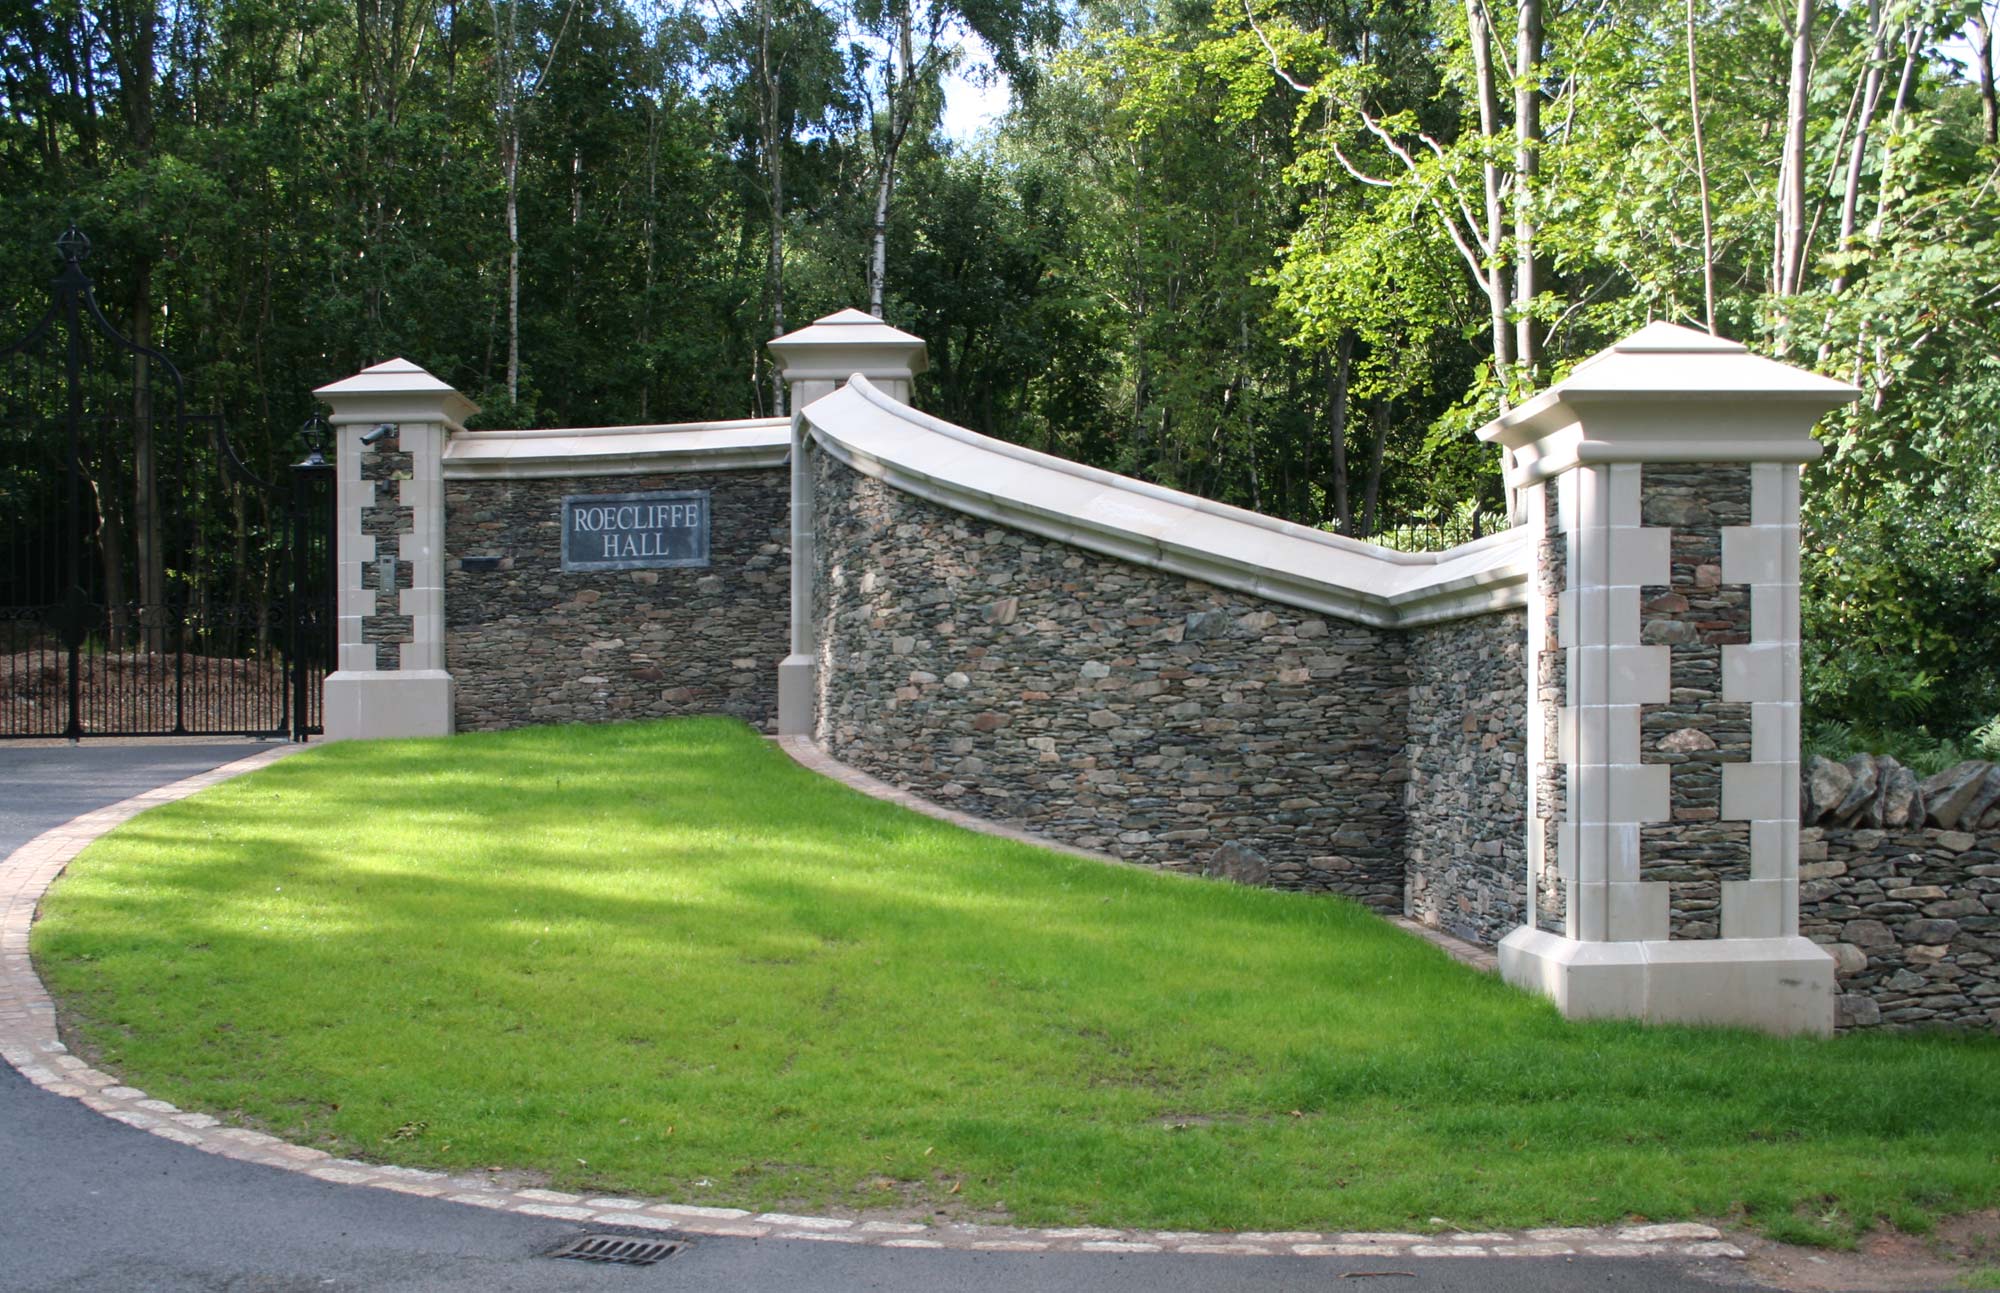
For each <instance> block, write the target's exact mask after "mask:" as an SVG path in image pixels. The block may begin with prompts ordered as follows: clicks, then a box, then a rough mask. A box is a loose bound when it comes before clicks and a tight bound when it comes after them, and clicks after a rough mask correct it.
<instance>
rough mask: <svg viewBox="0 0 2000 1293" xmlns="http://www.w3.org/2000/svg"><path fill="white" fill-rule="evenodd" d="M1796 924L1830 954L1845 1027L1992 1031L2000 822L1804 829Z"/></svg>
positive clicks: (1998, 998)
mask: <svg viewBox="0 0 2000 1293" xmlns="http://www.w3.org/2000/svg"><path fill="white" fill-rule="evenodd" d="M1799 932H1800V933H1802V934H1804V935H1806V937H1808V938H1811V939H1812V940H1814V941H1815V942H1818V943H1822V944H1825V945H1826V948H1827V950H1828V951H1829V952H1831V953H1832V954H1833V957H1834V964H1835V973H1836V975H1837V976H1838V982H1839V985H1840V998H1839V1001H1838V1014H1837V1020H1836V1022H1837V1024H1838V1026H1839V1027H1841V1028H1843V1029H1853V1028H1876V1027H1883V1028H1936V1027H1955V1028H1974V1029H1986V1030H1992V1031H2000V972H1996V969H1995V962H1996V960H2000V831H1983V832H1980V833H1978V834H1973V833H1971V832H1968V831H1952V830H1941V829H1938V828H1936V827H1928V828H1920V829H1909V828H1905V829H1902V830H1868V829H1858V830H1857V829H1853V828H1848V827H1840V826H1833V827H1807V828H1805V829H1804V830H1803V831H1802V832H1801V835H1800V841H1799Z"/></svg>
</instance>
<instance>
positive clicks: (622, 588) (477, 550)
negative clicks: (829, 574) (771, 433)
mask: <svg viewBox="0 0 2000 1293" xmlns="http://www.w3.org/2000/svg"><path fill="white" fill-rule="evenodd" d="M691 489H705V490H708V491H710V500H709V501H710V511H711V522H710V535H709V540H710V554H709V557H710V560H709V565H707V566H706V567H683V568H669V569H654V570H597V571H574V572H568V573H565V572H564V571H563V568H562V545H561V537H562V535H561V528H562V500H563V497H564V496H565V495H568V494H625V493H636V492H640V491H645V490H691ZM789 507H790V486H789V481H788V478H787V476H786V473H785V472H784V471H783V470H782V469H777V468H760V469H752V470H742V471H721V472H714V473H673V474H661V475H652V476H630V475H619V476H587V477H572V478H557V479H548V480H448V481H447V482H446V483H445V545H446V550H447V552H449V554H450V560H449V561H448V563H447V568H446V573H445V607H446V627H445V657H446V667H447V668H449V669H450V670H451V673H452V676H453V678H454V679H455V680H456V682H457V702H456V704H457V722H458V727H459V729H460V730H461V731H466V730H476V729H484V728H502V727H518V726H522V725H524V724H528V723H597V722H608V721H613V720H617V719H636V718H665V717H670V716H675V715H683V714H729V715H733V716H735V717H737V718H741V719H744V720H745V721H747V722H750V723H753V724H755V725H757V726H759V727H762V728H766V729H770V728H772V727H773V726H774V725H775V720H776V713H777V684H776V674H777V666H778V661H779V660H781V659H783V658H784V655H785V649H786V644H787V641H788V638H787V633H788V617H789V614H790V611H789V606H790V584H789V581H790V577H791V576H790V570H791V564H790V563H791V550H790V546H789V535H788V532H787V526H788V521H787V517H788V511H789ZM468 559H471V562H472V566H473V568H468V566H467V560H468ZM487 563H492V564H493V565H494V567H495V568H492V569H478V568H477V567H479V566H481V565H484V564H487Z"/></svg>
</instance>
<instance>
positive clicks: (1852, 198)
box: [1833, 0, 1889, 295]
mask: <svg viewBox="0 0 2000 1293" xmlns="http://www.w3.org/2000/svg"><path fill="white" fill-rule="evenodd" d="M1888 57H1889V30H1888V25H1887V24H1886V23H1884V22H1883V20H1882V0H1868V70H1867V71H1866V72H1865V73H1864V74H1863V76H1862V84H1861V107H1860V109H1859V111H1858V112H1857V114H1856V118H1855V125H1854V140H1853V143H1852V144H1851V145H1850V147H1849V148H1848V151H1847V183H1846V185H1845V187H1844V188H1843V189H1842V191H1841V195H1840V243H1839V247H1840V250H1842V251H1846V250H1848V248H1849V247H1851V246H1852V245H1853V243H1854V228H1855V225H1856V223H1857V222H1858V220H1859V219H1860V209H1861V167H1862V164H1863V163H1864V162H1865V161H1866V160H1867V158H1868V129H1869V127H1870V126H1871V125H1872V124H1873V123H1874V120H1875V110H1876V108H1877V107H1878V106H1880V104H1881V102H1882V75H1883V72H1884V70H1885V68H1884V63H1885V60H1887V58H1888ZM1847 278H1848V275H1847V270H1846V268H1845V267H1843V268H1842V269H1841V271H1840V273H1839V275H1838V276H1837V277H1835V279H1834V280H1833V290H1834V294H1835V295H1838V294H1840V293H1841V292H1842V291H1845V290H1846V288H1847Z"/></svg>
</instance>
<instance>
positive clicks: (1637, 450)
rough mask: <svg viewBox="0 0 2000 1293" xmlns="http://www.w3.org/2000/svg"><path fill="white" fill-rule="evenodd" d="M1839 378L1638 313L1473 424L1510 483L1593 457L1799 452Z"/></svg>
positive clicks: (1806, 454)
mask: <svg viewBox="0 0 2000 1293" xmlns="http://www.w3.org/2000/svg"><path fill="white" fill-rule="evenodd" d="M1860 394H1861V392H1860V391H1859V390H1858V389H1856V388H1855V387H1853V386H1850V385H1848V384H1847V383H1846V382H1840V381H1835V380H1833V379H1832V378H1830V377H1822V376H1820V375H1819V374H1818V373H1812V372H1807V371H1806V370H1805V369H1803V368H1796V367H1793V366H1792V365H1790V364H1782V363H1779V362H1778V361H1776V360H1773V359H1766V358H1764V357H1763V356H1762V355H1755V354H1752V353H1750V350H1749V349H1748V347H1746V346H1744V345H1742V344H1741V343H1739V342H1735V341H1731V340H1729V339H1728V338H1726V337H1717V336H1713V335H1711V334H1709V333H1706V332H1701V331H1698V330H1696V329H1694V328H1686V327H1681V326H1680V325H1678V324H1672V323H1649V324H1647V325H1646V326H1645V327H1643V328H1641V329H1640V330H1639V331H1637V332H1635V333H1633V334H1632V335H1631V336H1629V337H1627V338H1625V339H1624V340H1623V341H1620V342H1618V343H1617V344H1616V345H1613V346H1609V347H1606V348H1605V349H1603V350H1600V351H1598V352H1597V353H1596V354H1595V355H1592V356H1591V357H1590V358H1589V359H1586V360H1584V361H1583V362H1582V363H1580V364H1578V365H1577V366H1576V368H1575V369H1574V370H1573V371H1572V372H1571V373H1570V375H1569V376H1568V377H1566V378H1564V379H1563V380H1562V381H1560V382H1558V383H1556V384H1555V385H1554V386H1551V387H1550V388H1549V389H1548V390H1546V391H1543V392H1542V393H1541V394H1539V395H1537V396H1535V397H1534V398H1533V399H1531V400H1529V401H1527V402H1526V403H1525V404H1522V405H1521V406H1520V407H1519V408H1515V409H1510V410H1509V411H1507V412H1506V413H1503V414H1501V415H1500V416H1499V417H1497V418H1495V419H1494V420H1493V421H1491V422H1489V423H1487V424H1486V426H1484V427H1482V428H1481V429H1480V431H1479V438H1480V439H1481V440H1484V441H1486V442H1487V443H1488V444H1494V445H1498V446H1499V447H1500V448H1501V449H1502V450H1503V452H1504V462H1505V465H1506V476H1507V482H1508V484H1509V485H1511V486H1514V487H1517V488H1518V487H1520V486H1524V485H1531V484H1533V483H1535V482H1536V481H1538V480H1546V479H1548V478H1549V477H1551V476H1554V475H1557V474H1559V473H1561V472H1563V471H1567V470H1569V469H1570V468H1572V467H1576V466H1578V465H1581V464H1585V463H1597V462H1794V463H1804V462H1811V461H1813V460H1814V459H1816V458H1818V457H1819V455H1820V447H1819V444H1818V442H1817V441H1815V440H1814V439H1813V436H1812V428H1813V424H1814V423H1815V422H1817V421H1818V420H1819V419H1820V417H1821V415H1823V414H1825V413H1827V412H1828V411H1830V410H1832V409H1836V408H1839V407H1840V406H1841V405H1843V404H1846V403H1849V402H1850V401H1852V400H1854V399H1855V398H1857V397H1858V396H1859V395H1860Z"/></svg>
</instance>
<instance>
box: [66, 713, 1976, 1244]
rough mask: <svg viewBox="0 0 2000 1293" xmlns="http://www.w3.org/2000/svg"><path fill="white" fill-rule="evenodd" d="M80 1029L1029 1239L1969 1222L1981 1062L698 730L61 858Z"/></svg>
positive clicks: (350, 1125)
mask: <svg viewBox="0 0 2000 1293" xmlns="http://www.w3.org/2000/svg"><path fill="white" fill-rule="evenodd" d="M34 952H35V956H36V959H37V961H38V963H39V965H40V967H41V971H42V974H43V976H44V977H45V978H46V979H47V980H48V982H49V984H50V986H51V988H52V989H53V990H54V991H55V993H56V994H57V996H58V997H59V998H60V999H61V1000H62V1002H63V1003H64V1006H65V1008H66V1011H67V1012H68V1021H69V1025H70V1027H71V1030H72V1036H73V1038H74V1039H75V1040H76V1041H78V1042H79V1043H81V1044H82V1045H83V1046H85V1047H87V1048H89V1049H90V1050H93V1051H95V1052H96V1054H97V1055H98V1056H99V1057H100V1059H101V1062H103V1063H104V1064H106V1065H107V1066H109V1067H110V1068H112V1069H113V1070H114V1071H116V1072H119V1073H121V1074H123V1075H125V1076H126V1077H127V1078H128V1079H129V1080H131V1081H132V1082H133V1083H135V1084H137V1085H139V1086H142V1087H144V1088H145V1089H147V1090H148V1091H150V1092H152V1093H153V1094H155V1095H158V1096H161V1097H164V1098H166V1099H170V1100H173V1101H175V1102H177V1103H180V1104H182V1105H185V1106H189V1107H193V1108H200V1109H206V1110H209V1111H212V1112H215V1113H218V1114H221V1115H223V1116H226V1117H229V1118H233V1119H238V1120H242V1121H247V1122H249V1123H253V1124H256V1125H260V1126H263V1127H266V1128H269V1129H270V1130H273V1131H275V1132H277V1133H279V1134H280V1135H283V1136H285V1137H287V1138H289V1139H293V1140H297V1141H301V1142H304V1143H308V1144H314V1145H320V1146H324V1147H326V1148H328V1149H333V1150H336V1151H338V1152H340V1153H343V1154H348V1155H353V1156H357V1157H363V1158H370V1159H379V1160H386V1161H393V1162H398V1163H406V1164H411V1165H417V1166H424V1167H437V1168H449V1169H456V1168H468V1167H491V1166H504V1167H508V1168H514V1169H522V1170H526V1171H530V1172H536V1173H542V1174H546V1177H547V1179H548V1181H549V1182H550V1183H551V1184H552V1185H554V1186H556V1187H558V1188H565V1189H576V1190H586V1191H592V1192H604V1193H619V1194H645V1195H664V1196H669V1197H671V1198H673V1199H675V1200H678V1201H682V1202H703V1203H711V1204H733V1205H740V1206H746V1207H760V1208H769V1207H777V1206H783V1207H785V1208H788V1209H845V1208H858V1209H871V1208H872V1209H882V1210H889V1209H903V1210H908V1211H919V1212H924V1213H930V1212H933V1211H935V1210H943V1211H945V1212H947V1213H948V1214H950V1215H952V1216H956V1217H967V1218H989V1219H1001V1218H1004V1219H1007V1220H1011V1221H1014V1222H1017V1223H1020V1224H1063V1223H1085V1222H1087V1223H1097V1224H1107V1225H1144V1226H1160V1227H1170V1228H1175V1229H1233V1228H1285V1229H1289V1228H1301V1229H1380V1228H1390V1229H1407V1228H1417V1229H1423V1228H1427V1227H1429V1226H1430V1219H1431V1218H1445V1219H1446V1220H1448V1221H1449V1222H1450V1223H1453V1224H1456V1225H1459V1226H1465V1227H1473V1228H1477V1227H1482V1226H1512V1225H1524V1224H1533V1223H1547V1224H1585V1223H1598V1222H1609V1221H1615V1220H1620V1219H1625V1218H1628V1217H1643V1218H1648V1219H1671V1218H1684V1217H1693V1216H1701V1217H1731V1216H1737V1215H1744V1216H1747V1217H1748V1218H1749V1219H1750V1220H1751V1222H1752V1223H1753V1224H1756V1225H1759V1226H1761V1227H1762V1228H1764V1229H1765V1230H1766V1231H1767V1232H1769V1233H1772V1234H1774V1235H1777V1236H1779V1237H1784V1238H1792V1239H1808V1240H1810V1239H1815V1238H1817V1239H1819V1240H1820V1241H1823V1242H1843V1241H1845V1240H1846V1239H1847V1238H1850V1237H1851V1236H1852V1235H1853V1234H1854V1233H1855V1231H1856V1230H1857V1228H1865V1227H1866V1226H1868V1225H1870V1224H1874V1223H1876V1222H1877V1221H1881V1220H1886V1221H1888V1222H1890V1223H1893V1224H1896V1225H1900V1226H1903V1227H1904V1228H1908V1229H1922V1228H1924V1227H1925V1226H1927V1225H1928V1223H1929V1221H1930V1220H1931V1219H1932V1218H1934V1217H1936V1216H1938V1215H1940V1214H1943V1213H1948V1212H1956V1211H1964V1210H1969V1209H1973V1208H1979V1207H1990V1206H1993V1205H1994V1204H1996V1203H2000V1042H1996V1041H1995V1040H1994V1039H1990V1038H1989V1039H1980V1040H1965V1039H1952V1038H1944V1037H1931V1038H1916V1037H1898V1036H1869V1037H1855V1038H1844V1039H1841V1040H1837V1041H1834V1042H1830V1043H1826V1042H1820V1043H1815V1042H1809V1041H1777V1040H1772V1039H1769V1038H1764V1037H1758V1036H1751V1035H1747V1034H1742V1033H1734V1032H1725V1031H1696V1030H1688V1029H1677V1028H1644V1027H1639V1026H1636V1025H1624V1024H1596V1025H1575V1024H1569V1023H1565V1022H1564V1021H1563V1020H1561V1019H1560V1018H1559V1017H1558V1016H1557V1015H1556V1014H1555V1013H1554V1011H1553V1010H1552V1009H1550V1008H1549V1007H1548V1006H1546V1005H1545V1004H1543V1003H1542V1002H1540V1001H1538V1000H1535V999H1532V998H1530V997H1528V996H1525V995H1522V994H1520V993H1517V992H1515V991H1513V990H1511V989H1509V988H1506V987H1504V986H1502V985H1501V984H1499V983H1498V982H1496V981H1494V980H1492V979H1490V978H1487V977H1484V976H1482V975H1479V974H1477V973H1474V972H1473V971H1471V970H1468V969H1465V968H1463V967H1461V966H1459V965H1457V964H1455V963H1453V962H1452V961H1450V960H1449V959H1448V958H1446V957H1445V956H1444V955H1443V954H1442V953H1440V952H1438V951H1436V950H1435V949H1433V948H1432V947H1430V946H1428V945H1426V944H1424V943H1421V942H1419V941H1417V940H1415V939H1413V938H1410V937H1408V936H1406V935H1404V934H1402V933H1400V932H1399V931H1397V930H1395V929H1393V928H1392V927H1390V926H1388V925H1386V924H1384V923H1383V922H1381V921H1379V920H1377V919H1376V918H1374V917H1373V916H1370V915H1368V914H1366V913H1364V912H1362V911H1361V910H1360V909H1358V908H1357V907H1354V906H1352V905H1351V904H1349V903H1347V902H1345V901H1342V900H1339V899H1332V898H1320V897H1301V896H1297V895H1289V894H1279V893H1271V892H1265V891H1260V890H1251V889H1243V888H1238V887H1234V886H1230V885H1224V884H1217V883H1208V882H1204V881H1197V880H1188V879H1182V878H1177V877H1172V876H1161V875H1155V874H1151V873H1146V872H1141V871H1137V870H1131V869H1126V868H1121V867H1111V866H1106V865H1102V864H1098V863H1092V862H1086V861H1080V860H1076V859H1072V858H1068V857H1064V856H1059V855H1055V854H1050V853H1046V852H1043V851H1041V850H1038V849H1033V848H1028V847H1025V846H1021V845H1016V844H1012V843H1008V842H1005V841H1001V840H997V839H992V838H988V837H985V836H979V835H973V834H968V833H966V832H963V831H959V830H957V829H954V828H952V827H949V826H945V825H943V824H941V823H938V822H935V821H932V820H930V819H928V818H924V817H920V816H916V815H914V814H911V813H907V812H904V811H901V810H899V809H896V808H892V807H890V806H888V805H885V804H881V803H878V802H875V801H872V800H869V799H866V798H863V797H861V796H859V795H856V794H853V793H850V792H849V791H847V790H845V789H843V788H841V787H839V786H837V785H834V784H833V783H831V782H827V781H824V780H822V779H820V778H818V777H815V776H814V775H812V774H810V773H808V772H805V771H803V770H802V769H800V768H797V767H795V766H794V765H793V764H792V763H791V762H790V761H789V760H787V759H786V758H785V756H784V755H783V754H782V753H781V752H780V751H778V750H776V749H774V748H772V747H771V746H770V745H769V744H768V743H766V742H765V741H764V740H763V739H762V738H760V737H758V736H756V735H755V734H753V733H752V732H751V731H750V730H749V729H747V728H745V727H743V726H741V725H738V724H735V723H731V722H727V721H723V720H688V721H679V722H665V723H649V724H638V725H630V726H617V727H595V728H573V727H572V728H540V729H534V730H528V731H519V732H510V733H504V734H488V735H475V736H461V737H458V738H455V739H452V740H449V741H413V742H397V743H367V744H358V743H357V744H342V745H334V746H328V747H324V748H321V749H316V750H313V751H311V752H309V753H306V754H302V755H298V756H296V757H293V758H290V759H286V760H284V761H283V762H280V763H278V764H276V765H274V766H272V767H270V768H268V769H266V770H264V771H261V772H258V773H256V774H254V775H251V776H248V777H244V778H241V779H239V780H236V781H233V782H231V783H229V784H227V785H224V786H220V787H218V788H216V789H214V790H211V791H209V792H207V793H205V794H201V795H198V796H196V797H194V798H193V799H190V800H187V801H185V802H182V803H179V804H175V805H172V806H169V807H165V808H161V809H158V810H155V811H153V812H150V813H147V814H145V815H144V816H142V817H140V818H138V819H136V820H134V821H133V822H131V823H130V824H128V825H126V826H124V827H121V828H120V829H119V830H118V831H116V832H115V833H113V834H112V835H111V836H109V837H108V838H106V839H105V840H103V841H101V842H99V843H98V844H96V845H94V846H92V847H91V848H90V849H89V851H88V852H86V853H85V854H84V855H83V857H82V858H80V859H79V860H78V861H77V863H76V864H75V865H74V866H73V867H72V868H71V870H70V873H69V876H68V878H66V879H65V880H64V881H63V882H62V883H61V884H59V885H58V886H57V887H56V889H55V890H54V892H53V893H51V894H50V896H49V898H48V900H47V902H46V903H45V905H44V916H43V919H42V921H41V922H40V924H39V925H38V926H37V927H36V930H35V937H34Z"/></svg>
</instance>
